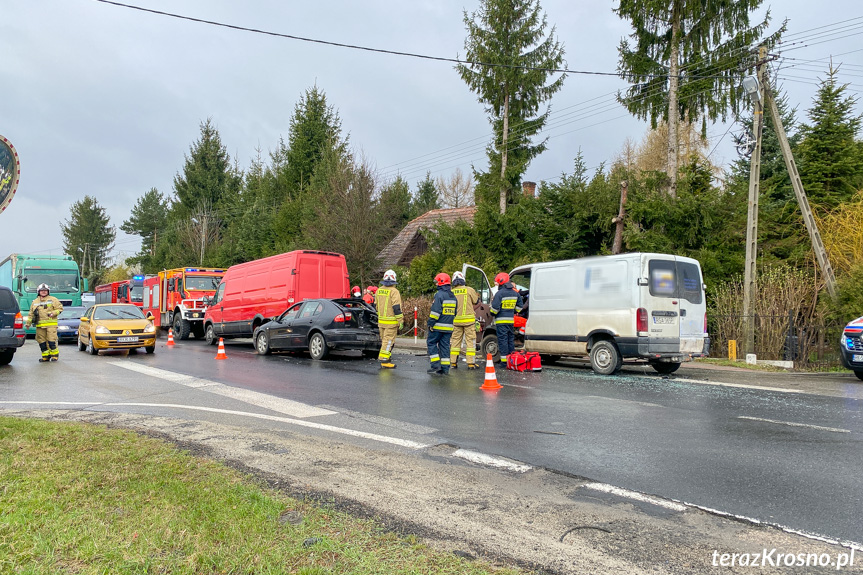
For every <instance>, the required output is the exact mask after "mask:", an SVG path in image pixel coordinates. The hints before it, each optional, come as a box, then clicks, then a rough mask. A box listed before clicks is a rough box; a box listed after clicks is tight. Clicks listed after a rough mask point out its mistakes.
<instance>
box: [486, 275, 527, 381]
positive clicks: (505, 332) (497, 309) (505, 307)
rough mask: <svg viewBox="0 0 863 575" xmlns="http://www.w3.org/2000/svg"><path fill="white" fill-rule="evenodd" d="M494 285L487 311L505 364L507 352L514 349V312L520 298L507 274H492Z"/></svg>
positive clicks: (516, 309)
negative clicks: (495, 287) (492, 321)
mask: <svg viewBox="0 0 863 575" xmlns="http://www.w3.org/2000/svg"><path fill="white" fill-rule="evenodd" d="M494 285H496V286H498V288H497V293H496V294H494V299H493V300H492V301H491V309H490V310H489V311H490V312H491V314H492V315H493V316H494V326H495V331H497V345H498V348H499V349H500V360H501V361H502V362H503V363H504V364H506V361H507V358H508V356H509V354H510V353H512V352H513V351H515V325H514V324H515V314H517V313H518V312H520V311H521V306H522V299H521V294H519V293H518V292H517V291H516V290H515V286H513V284H512V282H510V281H509V274H507V273H503V272H501V273H499V274H497V275H496V276H494Z"/></svg>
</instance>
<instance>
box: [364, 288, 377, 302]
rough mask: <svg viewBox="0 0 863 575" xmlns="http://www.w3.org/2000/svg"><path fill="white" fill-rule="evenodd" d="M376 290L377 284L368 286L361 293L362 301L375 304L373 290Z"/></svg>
mask: <svg viewBox="0 0 863 575" xmlns="http://www.w3.org/2000/svg"><path fill="white" fill-rule="evenodd" d="M376 291H378V286H369V287H367V288H366V291H365V293H364V294H363V301H364V302H366V303H367V304H369V305H374V304H375V292H376Z"/></svg>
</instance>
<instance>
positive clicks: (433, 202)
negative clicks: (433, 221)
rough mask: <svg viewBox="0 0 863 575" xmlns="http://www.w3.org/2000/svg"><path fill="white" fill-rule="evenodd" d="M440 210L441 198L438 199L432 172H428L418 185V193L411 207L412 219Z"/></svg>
mask: <svg viewBox="0 0 863 575" xmlns="http://www.w3.org/2000/svg"><path fill="white" fill-rule="evenodd" d="M439 208H440V197H438V193H437V188H435V185H434V180H432V177H431V172H427V173H426V177H425V179H424V180H423V181H421V182H420V183H419V184H417V191H416V194H415V195H414V200H413V203H412V205H411V219H413V218H418V217H419V216H421V215H423V214H424V213H426V212H428V211H431V210H437V209H439Z"/></svg>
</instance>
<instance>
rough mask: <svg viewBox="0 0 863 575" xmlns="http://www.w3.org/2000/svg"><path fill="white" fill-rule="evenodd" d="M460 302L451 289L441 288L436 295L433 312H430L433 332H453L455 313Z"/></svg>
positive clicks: (429, 324) (447, 287)
mask: <svg viewBox="0 0 863 575" xmlns="http://www.w3.org/2000/svg"><path fill="white" fill-rule="evenodd" d="M457 307H458V301H457V300H456V299H455V296H454V295H453V294H452V291H451V290H450V287H449V286H448V285H446V286H440V287H439V288H437V293H436V294H435V295H434V301H433V302H432V306H431V311H430V312H429V321H428V326H429V329H431V330H433V331H452V322H453V320H454V319H455V311H456V308H457Z"/></svg>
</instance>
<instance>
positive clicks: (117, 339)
mask: <svg viewBox="0 0 863 575" xmlns="http://www.w3.org/2000/svg"><path fill="white" fill-rule="evenodd" d="M139 347H143V348H144V349H145V350H146V351H147V353H153V352H154V351H156V326H154V325H153V322H152V321H150V320H149V319H147V318H146V317H144V314H143V312H141V308H139V307H138V306H136V305H132V304H130V303H103V304H98V305H94V306H93V307H91V308H90V309H88V310H87V312H86V313H85V314H84V315H83V316H81V325H80V327H79V328H78V349H79V350H80V351H84V350H86V351H88V352H90V354H91V355H98V354H99V350H101V349H137V348H139Z"/></svg>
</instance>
